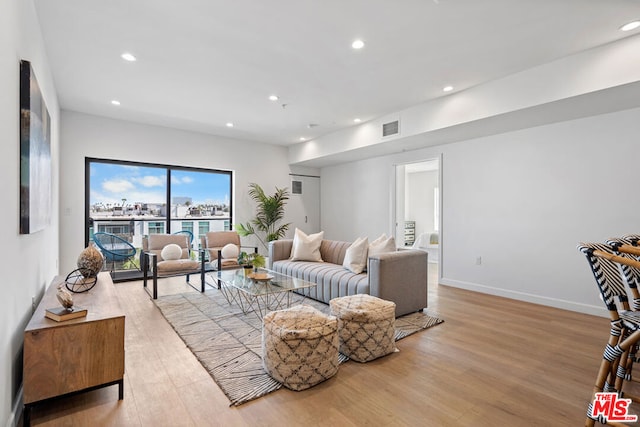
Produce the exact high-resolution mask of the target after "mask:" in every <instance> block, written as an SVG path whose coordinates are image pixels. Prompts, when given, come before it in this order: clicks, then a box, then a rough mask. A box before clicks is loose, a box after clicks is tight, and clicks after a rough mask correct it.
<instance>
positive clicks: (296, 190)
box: [291, 181, 302, 194]
mask: <svg viewBox="0 0 640 427" xmlns="http://www.w3.org/2000/svg"><path fill="white" fill-rule="evenodd" d="M291 193H292V194H302V181H291Z"/></svg>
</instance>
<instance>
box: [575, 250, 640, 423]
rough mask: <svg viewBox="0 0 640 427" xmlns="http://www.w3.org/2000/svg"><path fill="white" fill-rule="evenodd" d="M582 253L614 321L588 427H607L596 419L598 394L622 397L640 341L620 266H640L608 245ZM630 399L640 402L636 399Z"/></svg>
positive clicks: (638, 319)
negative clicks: (633, 351) (598, 425)
mask: <svg viewBox="0 0 640 427" xmlns="http://www.w3.org/2000/svg"><path fill="white" fill-rule="evenodd" d="M578 250H580V251H581V252H582V253H583V254H584V255H585V256H586V258H587V262H588V263H589V267H591V271H592V273H593V277H594V278H595V280H596V284H597V285H598V289H599V290H600V294H601V295H602V299H603V301H604V303H605V306H606V307H607V310H608V311H609V317H610V319H611V329H610V334H609V340H608V342H607V344H606V346H605V349H604V353H603V357H602V363H601V364H600V369H599V371H598V376H597V377H596V383H595V386H594V389H593V396H592V399H591V401H590V402H589V406H588V409H587V422H586V424H585V425H587V426H593V425H594V424H595V421H598V422H600V423H602V424H606V419H605V418H604V417H602V416H600V417H594V416H593V401H594V398H595V396H596V393H600V392H616V393H618V395H620V396H622V394H623V391H622V387H623V385H624V381H625V380H627V379H628V377H627V373H626V368H627V362H628V359H629V354H630V350H631V349H632V348H633V347H634V346H635V345H636V344H637V343H638V341H639V340H640V311H632V310H631V309H630V307H629V298H628V295H627V287H626V285H625V281H624V280H623V276H622V273H621V269H620V265H626V266H631V267H635V268H640V262H638V261H636V260H633V259H630V258H627V257H623V256H620V255H616V254H615V253H614V250H613V249H612V247H611V246H610V245H608V244H604V243H580V244H579V245H578ZM627 397H628V398H631V399H632V400H636V401H639V400H638V399H637V398H635V397H634V396H627Z"/></svg>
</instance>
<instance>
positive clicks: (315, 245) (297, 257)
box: [291, 228, 324, 262]
mask: <svg viewBox="0 0 640 427" xmlns="http://www.w3.org/2000/svg"><path fill="white" fill-rule="evenodd" d="M323 237H324V231H321V232H319V233H316V234H310V235H307V234H305V233H304V232H303V231H302V230H300V229H298V228H296V232H295V236H294V237H293V248H292V250H291V261H316V262H322V257H321V256H320V245H321V244H322V238H323Z"/></svg>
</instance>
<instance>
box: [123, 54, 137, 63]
mask: <svg viewBox="0 0 640 427" xmlns="http://www.w3.org/2000/svg"><path fill="white" fill-rule="evenodd" d="M120 57H121V58H122V59H124V60H125V61H129V62H134V61H135V60H136V59H137V58H136V57H135V56H133V54H131V53H129V52H125V53H123V54H122V55H120Z"/></svg>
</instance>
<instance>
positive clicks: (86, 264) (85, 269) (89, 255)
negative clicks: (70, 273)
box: [77, 246, 104, 277]
mask: <svg viewBox="0 0 640 427" xmlns="http://www.w3.org/2000/svg"><path fill="white" fill-rule="evenodd" d="M77 263H78V270H80V273H81V274H82V275H83V276H84V277H96V276H97V275H98V273H99V272H100V270H102V265H103V264H104V259H103V258H102V253H101V252H100V251H99V250H97V249H96V248H95V247H94V246H87V247H86V248H85V249H83V250H82V252H80V255H79V256H78V262H77Z"/></svg>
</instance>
